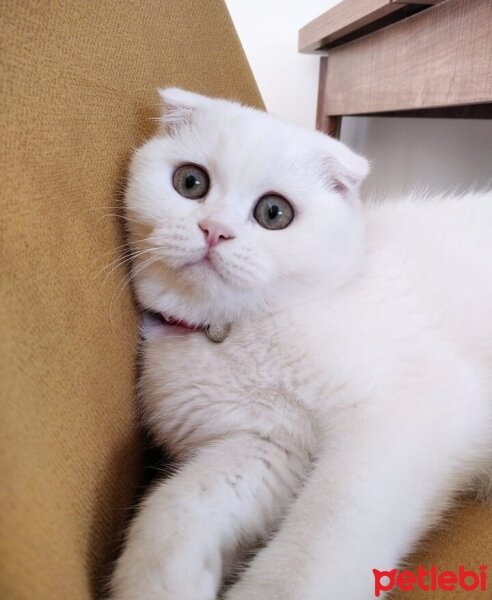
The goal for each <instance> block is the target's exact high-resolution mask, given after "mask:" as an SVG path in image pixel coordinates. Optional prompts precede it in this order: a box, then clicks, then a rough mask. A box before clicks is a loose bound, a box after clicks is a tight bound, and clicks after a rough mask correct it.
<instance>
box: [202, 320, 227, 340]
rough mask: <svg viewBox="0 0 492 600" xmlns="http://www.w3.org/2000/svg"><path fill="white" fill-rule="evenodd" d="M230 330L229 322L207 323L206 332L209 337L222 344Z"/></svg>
mask: <svg viewBox="0 0 492 600" xmlns="http://www.w3.org/2000/svg"><path fill="white" fill-rule="evenodd" d="M230 332H231V325H230V323H227V324H226V325H207V327H206V328H205V333H206V335H207V337H208V339H209V340H210V341H211V342H214V343H215V344H220V342H223V341H224V340H225V339H226V337H227V336H228V335H229V333H230Z"/></svg>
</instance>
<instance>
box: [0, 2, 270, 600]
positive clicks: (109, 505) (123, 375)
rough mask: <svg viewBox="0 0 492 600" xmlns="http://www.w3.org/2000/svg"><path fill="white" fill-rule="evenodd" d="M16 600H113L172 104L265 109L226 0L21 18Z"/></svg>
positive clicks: (7, 403) (11, 532)
mask: <svg viewBox="0 0 492 600" xmlns="http://www.w3.org/2000/svg"><path fill="white" fill-rule="evenodd" d="M0 28H1V37H2V46H3V48H2V57H1V66H2V73H1V79H2V107H1V113H2V116H1V123H2V136H1V144H0V148H1V149H0V152H1V156H2V161H1V162H2V164H1V172H2V196H3V204H2V216H1V219H0V220H1V223H2V232H1V236H2V254H1V261H0V269H1V280H2V288H1V289H2V359H3V360H2V363H3V365H4V371H3V372H2V385H3V393H2V410H1V420H2V428H1V448H0V456H1V459H0V460H1V469H2V485H1V488H0V519H1V522H2V525H1V531H0V560H1V571H0V598H2V600H3V599H5V600H20V599H23V600H24V599H25V600H44V599H46V600H58V599H60V600H79V599H80V600H85V599H88V598H91V597H94V596H96V591H95V589H96V587H97V586H98V585H99V583H100V580H101V575H102V574H103V573H105V572H106V570H107V566H108V561H109V559H110V557H111V556H112V555H113V552H114V549H115V545H116V542H117V539H118V533H119V532H120V531H121V528H122V524H123V523H124V521H125V518H126V516H127V514H128V512H127V511H128V507H129V505H130V504H131V501H132V498H133V496H134V493H135V490H136V486H137V484H138V481H139V473H140V464H139V448H138V435H137V432H136V431H137V430H136V426H135V425H136V424H135V411H134V390H133V386H134V378H135V368H134V365H135V343H136V338H137V317H136V313H135V310H134V308H133V306H132V300H131V296H130V292H129V289H128V287H127V286H123V278H124V276H125V275H126V272H125V271H124V269H116V271H115V272H114V273H113V274H112V275H110V276H109V277H108V279H107V280H106V281H105V277H106V275H107V273H108V271H103V270H102V269H103V267H104V266H105V265H106V266H107V265H109V264H110V263H111V261H112V260H114V259H115V258H117V256H118V254H117V253H116V254H115V253H114V252H113V253H112V252H111V250H114V249H115V248H116V247H117V246H119V245H120V244H121V243H122V231H121V228H120V225H119V223H118V221H117V219H116V218H114V217H106V216H105V215H107V214H114V213H115V212H116V211H115V209H113V208H112V207H114V206H116V205H117V204H118V201H119V190H120V188H121V186H122V183H123V177H124V173H125V167H126V165H127V161H128V157H129V154H130V152H131V150H132V148H134V147H135V146H137V145H138V144H140V143H141V142H142V141H143V140H144V139H145V138H146V137H148V136H149V135H150V134H151V133H152V131H153V130H154V127H155V123H154V122H153V120H152V118H153V117H155V116H156V115H157V114H158V103H159V102H158V96H157V93H156V87H157V86H166V85H177V86H181V87H186V88H189V89H192V90H194V91H197V92H201V93H206V94H210V95H220V96H225V97H229V98H234V99H240V100H242V101H244V102H246V103H250V104H253V105H257V106H261V99H260V96H259V94H258V90H257V88H256V85H255V82H254V79H253V77H252V75H251V72H250V70H249V67H248V65H247V63H246V61H245V57H244V54H243V52H242V49H241V46H240V44H239V42H238V39H237V36H236V33H235V31H234V29H233V26H232V24H231V20H230V18H229V15H228V13H227V9H226V8H225V5H224V4H223V2H221V1H220V0H207V1H206V2H194V1H193V0H171V1H170V0H166V1H161V0H145V1H142V0H127V1H125V2H119V1H117V0H97V1H95V2H81V1H76V0H45V1H39V0H22V1H19V0H7V1H6V2H2V7H1V10H0Z"/></svg>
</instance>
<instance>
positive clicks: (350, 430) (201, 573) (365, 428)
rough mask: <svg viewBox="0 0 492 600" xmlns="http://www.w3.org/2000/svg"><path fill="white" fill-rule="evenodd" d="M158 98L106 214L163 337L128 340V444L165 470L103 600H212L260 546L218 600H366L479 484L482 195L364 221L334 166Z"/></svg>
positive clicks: (260, 126)
mask: <svg viewBox="0 0 492 600" xmlns="http://www.w3.org/2000/svg"><path fill="white" fill-rule="evenodd" d="M161 95H162V97H163V99H164V102H165V106H166V110H165V112H164V116H163V118H162V127H161V131H160V132H159V133H158V135H156V136H155V137H154V138H153V139H152V140H150V141H149V142H148V143H146V144H145V145H144V146H143V147H142V148H140V150H138V151H137V153H136V154H135V157H134V159H133V162H132V165H131V169H130V177H129V183H128V190H127V194H126V215H127V218H128V226H129V241H130V244H131V246H132V249H133V251H134V257H135V258H134V271H133V274H134V283H135V288H136V292H137V296H138V299H139V301H140V303H141V306H142V307H143V308H145V309H150V310H151V311H153V312H155V313H159V314H161V315H163V316H164V317H165V318H166V319H167V320H168V321H169V323H170V324H168V325H166V324H163V323H159V324H157V325H155V324H154V325H153V326H152V325H151V326H147V327H145V331H144V337H145V338H146V339H145V341H144V344H143V376H142V379H141V382H140V386H141V396H142V403H143V411H144V415H145V422H146V424H147V425H148V426H149V427H150V428H151V430H152V431H153V433H154V435H155V438H156V439H157V441H158V442H159V443H162V444H165V445H166V446H167V447H168V448H169V449H170V450H171V451H172V452H173V453H174V454H175V455H177V456H178V458H179V459H181V460H182V461H183V462H182V465H181V467H180V469H179V470H178V471H177V473H176V474H175V475H174V476H173V477H171V478H170V479H167V480H165V481H161V482H159V483H157V484H156V485H154V487H153V489H152V491H151V492H150V493H149V494H148V496H147V497H146V499H145V501H144V502H143V504H142V506H141V508H140V511H139V514H138V516H137V517H136V518H135V520H134V521H133V522H132V523H131V525H130V528H129V533H128V539H127V542H126V547H125V549H124V551H123V554H122V556H121V557H120V559H119V561H118V563H117V566H116V571H115V573H114V576H113V580H112V596H111V597H112V598H113V599H114V600H214V599H216V598H217V596H218V594H219V590H220V587H221V583H222V581H223V580H224V578H225V577H226V576H227V575H228V574H230V573H231V570H233V569H234V566H235V565H236V564H237V561H238V557H239V556H240V552H241V550H243V549H244V548H248V547H252V546H253V545H254V544H257V543H258V542H259V541H262V542H264V544H265V545H264V547H262V548H261V549H260V550H259V551H258V552H257V554H256V556H255V557H254V558H253V559H252V560H251V562H250V563H249V564H248V566H247V567H246V568H245V570H244V572H242V573H241V574H240V575H239V577H238V579H237V582H236V583H235V584H233V585H232V587H230V588H229V589H228V590H227V591H226V592H225V595H224V598H225V599H226V600H368V599H369V598H373V597H374V575H373V569H380V570H388V569H391V568H393V567H396V566H397V565H398V563H399V561H400V560H401V559H402V558H403V557H404V556H405V555H406V554H407V553H408V551H409V550H410V549H411V548H412V547H413V545H414V544H415V542H416V541H417V540H418V539H419V538H420V537H421V536H422V534H423V533H424V532H425V531H426V530H428V528H429V527H430V526H431V525H432V524H434V523H435V522H436V520H437V519H438V518H439V516H440V515H441V514H442V512H443V511H444V509H446V507H447V506H448V505H449V504H450V502H451V500H452V498H453V495H454V494H455V493H456V492H459V491H462V490H467V489H472V488H473V487H474V486H476V485H477V482H478V480H479V479H480V478H482V479H483V478H487V477H489V476H490V474H491V472H492V461H491V459H492V194H491V193H490V192H488V193H484V194H467V195H465V196H464V197H461V198H451V199H446V200H444V199H440V198H425V199H419V198H412V199H406V200H400V201H398V202H387V203H384V204H372V205H366V206H362V205H361V204H360V203H359V199H358V187H359V184H360V183H361V181H362V180H363V178H364V177H365V175H366V174H367V172H368V164H367V162H366V160H365V159H363V158H361V157H360V156H357V155H356V154H354V153H353V152H352V151H350V150H349V149H348V148H347V147H346V146H344V145H343V144H342V143H340V142H338V141H336V140H334V139H331V138H329V137H327V136H325V135H323V134H321V133H317V132H311V131H305V130H302V129H299V128H297V127H294V126H290V125H287V124H284V123H281V122H280V121H277V120H276V119H275V118H273V117H271V116H269V115H267V114H265V113H262V112H259V111H256V110H253V109H251V108H245V107H242V106H240V105H239V104H236V103H232V102H227V101H224V100H217V99H210V98H206V97H203V96H199V95H196V94H192V93H189V92H185V91H182V90H178V89H167V90H164V91H162V92H161ZM193 326H196V328H197V329H196V330H193V329H192V327H193ZM207 326H211V332H209V335H210V337H211V338H213V339H215V340H222V339H223V341H221V342H220V343H214V342H213V341H211V339H209V336H208V335H207V332H206V329H207ZM229 328H230V331H229Z"/></svg>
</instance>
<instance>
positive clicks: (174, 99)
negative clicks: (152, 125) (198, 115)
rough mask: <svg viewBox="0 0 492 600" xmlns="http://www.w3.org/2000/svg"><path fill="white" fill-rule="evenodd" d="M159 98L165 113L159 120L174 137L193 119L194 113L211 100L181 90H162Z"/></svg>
mask: <svg viewBox="0 0 492 600" xmlns="http://www.w3.org/2000/svg"><path fill="white" fill-rule="evenodd" d="M159 96H160V97H161V100H162V102H163V111H162V114H161V116H160V118H159V121H160V123H161V125H162V126H163V129H164V131H165V132H166V133H167V134H169V135H173V134H175V133H177V131H178V130H179V129H180V128H181V127H182V126H183V125H185V124H186V123H189V122H190V120H191V119H192V117H193V112H194V111H196V110H197V109H199V108H202V107H203V106H205V105H206V104H207V103H208V102H210V99H209V98H207V96H202V95H201V94H194V93H193V92H188V91H186V90H182V89H180V88H161V89H160V90H159Z"/></svg>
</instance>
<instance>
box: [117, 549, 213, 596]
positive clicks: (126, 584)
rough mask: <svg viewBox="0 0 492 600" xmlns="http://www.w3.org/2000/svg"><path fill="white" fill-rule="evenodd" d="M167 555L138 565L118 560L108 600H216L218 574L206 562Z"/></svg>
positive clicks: (148, 559)
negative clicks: (177, 558)
mask: <svg viewBox="0 0 492 600" xmlns="http://www.w3.org/2000/svg"><path fill="white" fill-rule="evenodd" d="M166 558H167V559H166V560H163V559H162V558H161V557H147V560H146V564H143V565H140V568H136V565H135V564H133V565H129V564H128V563H127V564H126V565H125V564H121V563H120V564H119V565H118V566H117V569H116V571H115V573H114V575H113V579H112V583H111V590H112V593H111V594H110V597H109V600H177V599H178V598H179V600H216V598H217V588H218V577H217V573H216V572H214V570H213V569H212V568H210V567H208V566H207V564H206V561H203V562H202V563H201V564H198V563H196V562H193V563H191V562H190V561H189V560H186V559H184V560H183V559H181V560H176V559H173V557H171V556H168V557H166Z"/></svg>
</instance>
